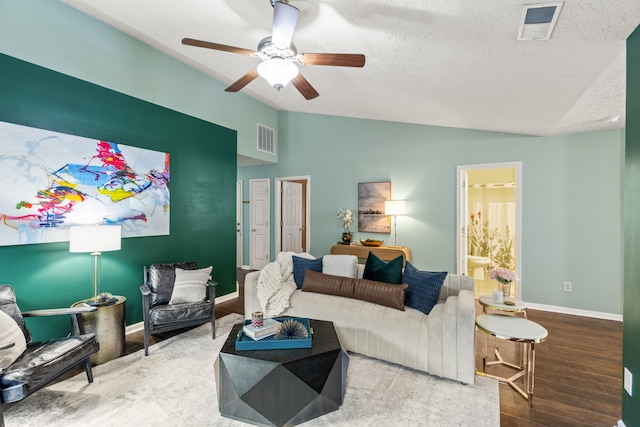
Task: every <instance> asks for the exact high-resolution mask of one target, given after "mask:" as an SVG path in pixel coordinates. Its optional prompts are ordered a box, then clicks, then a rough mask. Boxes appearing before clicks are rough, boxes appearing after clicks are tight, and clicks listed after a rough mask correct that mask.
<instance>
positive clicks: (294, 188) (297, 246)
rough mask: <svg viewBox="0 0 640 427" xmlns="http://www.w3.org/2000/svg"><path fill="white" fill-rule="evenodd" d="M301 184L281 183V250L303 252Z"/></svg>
mask: <svg viewBox="0 0 640 427" xmlns="http://www.w3.org/2000/svg"><path fill="white" fill-rule="evenodd" d="M302 231H303V228H302V184H301V183H299V182H291V181H283V182H282V250H283V251H285V252H287V251H291V252H296V253H300V252H303V248H302Z"/></svg>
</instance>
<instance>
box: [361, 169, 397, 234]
mask: <svg viewBox="0 0 640 427" xmlns="http://www.w3.org/2000/svg"><path fill="white" fill-rule="evenodd" d="M390 199H391V182H390V181H386V182H361V183H359V184H358V231H364V232H369V233H387V234H388V233H391V218H390V217H388V216H386V215H385V213H384V202H385V201H387V200H390Z"/></svg>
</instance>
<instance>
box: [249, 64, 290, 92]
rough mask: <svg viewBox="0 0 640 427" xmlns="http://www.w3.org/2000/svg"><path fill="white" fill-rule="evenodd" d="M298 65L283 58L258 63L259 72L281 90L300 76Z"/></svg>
mask: <svg viewBox="0 0 640 427" xmlns="http://www.w3.org/2000/svg"><path fill="white" fill-rule="evenodd" d="M298 72H299V70H298V67H296V65H295V64H293V63H292V62H289V61H286V60H284V59H281V58H272V59H268V60H266V61H263V62H261V63H260V65H258V74H259V75H260V77H262V78H264V79H265V80H266V81H268V82H269V84H270V85H271V86H273V87H274V88H275V89H276V90H278V91H279V90H280V89H282V88H283V87H285V86H286V85H287V83H289V82H290V81H291V80H293V79H294V78H296V77H297V76H298Z"/></svg>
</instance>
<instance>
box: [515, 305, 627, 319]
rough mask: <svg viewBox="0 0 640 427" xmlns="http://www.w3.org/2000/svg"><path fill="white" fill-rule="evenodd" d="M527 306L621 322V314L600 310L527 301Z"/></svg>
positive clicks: (534, 308)
mask: <svg viewBox="0 0 640 427" xmlns="http://www.w3.org/2000/svg"><path fill="white" fill-rule="evenodd" d="M527 308H531V309H533V310H541V311H550V312H552V313H561V314H572V315H574V316H584V317H593V318H595V319H604V320H615V321H616V322H622V315H621V314H613V313H603V312H600V311H590V310H580V309H577V308H568V307H559V306H555V305H545V304H535V303H530V302H528V303H527Z"/></svg>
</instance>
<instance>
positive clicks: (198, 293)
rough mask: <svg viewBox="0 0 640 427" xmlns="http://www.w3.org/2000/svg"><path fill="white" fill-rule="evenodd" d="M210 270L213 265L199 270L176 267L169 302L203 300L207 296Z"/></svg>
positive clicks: (178, 302)
mask: <svg viewBox="0 0 640 427" xmlns="http://www.w3.org/2000/svg"><path fill="white" fill-rule="evenodd" d="M212 270H213V266H209V267H207V268H201V269H199V270H183V269H181V268H176V281H175V282H174V284H173V292H172V293H171V301H169V304H181V303H185V302H202V301H204V299H205V298H206V296H207V281H208V280H209V279H211V271H212Z"/></svg>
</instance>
